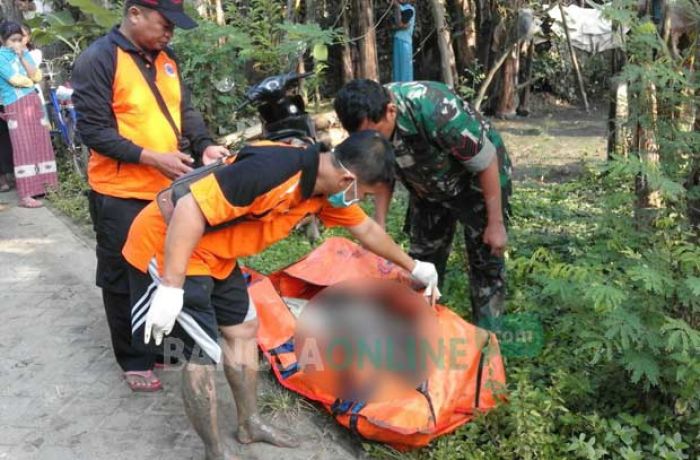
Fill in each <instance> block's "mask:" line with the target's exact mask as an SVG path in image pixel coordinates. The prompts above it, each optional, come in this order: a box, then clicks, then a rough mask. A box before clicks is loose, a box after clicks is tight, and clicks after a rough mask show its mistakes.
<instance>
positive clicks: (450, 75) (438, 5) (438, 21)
mask: <svg viewBox="0 0 700 460" xmlns="http://www.w3.org/2000/svg"><path fill="white" fill-rule="evenodd" d="M430 5H431V6H432V9H433V20H434V22H435V27H436V28H437V39H438V48H439V49H440V69H441V72H442V81H443V82H444V83H445V84H446V85H447V86H449V87H450V88H454V86H455V81H456V74H457V68H456V64H455V52H454V50H453V49H452V40H451V39H450V27H449V26H448V25H447V18H446V13H445V0H430Z"/></svg>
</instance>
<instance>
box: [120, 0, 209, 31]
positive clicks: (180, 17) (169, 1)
mask: <svg viewBox="0 0 700 460" xmlns="http://www.w3.org/2000/svg"><path fill="white" fill-rule="evenodd" d="M129 4H130V5H140V6H144V7H146V8H148V9H151V10H154V11H157V12H159V13H160V14H162V15H163V17H165V19H167V20H168V21H170V22H172V23H173V24H175V27H179V28H180V29H194V28H195V27H197V22H195V20H194V19H192V18H191V17H189V16H187V15H186V14H185V9H184V7H183V0H129Z"/></svg>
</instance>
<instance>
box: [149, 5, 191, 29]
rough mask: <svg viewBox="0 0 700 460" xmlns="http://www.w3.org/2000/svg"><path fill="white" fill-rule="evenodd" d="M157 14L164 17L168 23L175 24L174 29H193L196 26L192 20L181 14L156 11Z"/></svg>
mask: <svg viewBox="0 0 700 460" xmlns="http://www.w3.org/2000/svg"><path fill="white" fill-rule="evenodd" d="M158 12H159V13H160V14H162V15H163V16H165V18H166V19H167V20H168V21H170V22H172V23H173V24H175V27H179V28H180V29H185V30H187V29H194V28H195V27H197V25H198V24H197V22H196V21H195V20H194V19H192V18H191V17H189V16H187V15H186V14H185V13H182V12H178V11H163V10H158Z"/></svg>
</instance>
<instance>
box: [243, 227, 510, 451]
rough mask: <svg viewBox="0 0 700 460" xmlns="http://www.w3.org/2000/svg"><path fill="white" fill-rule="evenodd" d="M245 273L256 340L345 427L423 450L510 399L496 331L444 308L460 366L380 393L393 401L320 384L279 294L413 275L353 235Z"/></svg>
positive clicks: (440, 312)
mask: <svg viewBox="0 0 700 460" xmlns="http://www.w3.org/2000/svg"><path fill="white" fill-rule="evenodd" d="M338 267H342V270H339V269H338ZM246 272H247V276H248V277H249V285H248V292H249V294H250V296H251V298H252V299H253V301H254V303H255V305H256V309H257V312H258V322H259V329H258V345H259V346H260V348H261V349H262V351H263V353H264V355H265V357H266V359H267V360H268V361H269V362H270V364H271V365H272V370H273V372H274V374H275V376H276V377H277V380H278V381H279V382H280V384H282V386H284V387H285V388H287V389H289V390H292V391H294V392H296V393H299V394H301V395H303V396H305V397H307V398H309V399H311V400H314V401H317V402H319V403H321V404H322V405H323V406H324V407H325V409H326V410H327V411H328V412H330V413H331V415H333V417H335V419H336V420H337V421H338V422H339V423H340V424H342V425H343V426H345V427H348V428H349V429H351V430H352V431H354V432H356V433H357V434H359V435H361V436H363V437H365V438H367V439H371V440H374V441H380V442H385V443H387V444H389V445H391V446H393V447H394V448H396V449H399V450H408V449H413V448H417V447H423V446H426V445H428V444H429V443H430V441H432V440H433V439H435V438H436V437H438V436H441V435H443V434H446V433H449V432H451V431H454V430H455V429H456V428H457V427H459V426H461V425H463V424H465V423H467V422H469V421H470V420H471V419H472V418H474V416H475V415H476V414H477V413H479V412H487V411H489V410H491V409H493V408H494V407H495V406H496V405H497V404H498V403H499V401H503V400H504V398H505V396H504V390H505V371H504V366H503V359H502V357H501V354H500V350H499V347H498V339H497V338H496V336H495V334H493V333H491V332H488V331H486V330H483V329H480V328H478V327H476V326H474V325H473V324H470V323H468V322H466V321H465V320H463V319H462V318H461V317H460V316H458V315H457V314H455V313H454V312H452V311H451V310H450V309H448V308H446V307H443V306H437V324H438V327H437V339H438V340H440V341H441V342H442V343H444V344H450V343H460V348H459V351H458V356H459V358H458V359H459V365H458V366H450V365H443V366H436V367H434V368H433V369H431V370H430V373H429V374H428V378H427V379H426V380H425V381H424V382H423V384H421V385H420V387H419V388H416V389H412V388H411V389H408V388H406V387H405V386H398V385H397V386H396V389H395V391H389V392H388V393H383V394H390V395H391V398H386V399H378V400H374V401H350V400H342V399H341V398H340V397H339V395H337V394H332V391H331V390H329V388H333V385H332V384H330V385H329V384H328V382H325V381H320V378H319V375H318V374H317V373H306V372H305V370H304V369H303V368H302V366H301V365H300V364H299V362H298V359H297V356H299V350H295V339H294V337H295V332H296V324H297V320H296V317H295V316H294V315H293V314H292V313H291V312H290V310H289V307H287V305H286V304H285V302H284V301H283V299H282V297H292V298H301V299H311V298H312V297H314V296H315V295H316V294H317V293H318V292H320V291H321V290H323V289H324V288H325V287H327V286H332V285H334V284H337V283H340V282H343V281H348V280H353V279H355V280H356V279H366V278H379V279H389V280H397V281H400V282H407V280H408V274H407V273H406V272H405V271H404V270H402V269H401V268H399V267H397V266H396V265H393V264H391V263H390V262H387V261H386V260H384V259H381V258H379V257H378V256H376V255H374V254H372V253H370V252H368V251H367V250H365V249H362V248H360V247H359V246H358V245H356V244H355V243H352V242H351V241H349V240H346V239H343V238H330V239H328V240H326V242H325V243H324V244H323V245H321V246H320V247H318V248H317V249H316V250H314V251H313V252H311V253H310V254H308V255H307V256H306V257H305V258H303V259H302V260H300V261H298V262H297V263H295V264H293V265H291V266H289V267H287V268H284V269H282V270H280V271H279V272H276V273H273V274H271V275H270V276H269V277H267V276H264V275H262V274H260V273H257V272H255V271H252V270H248V269H246ZM445 352H446V353H448V354H449V353H451V352H452V351H451V350H445ZM448 359H449V357H448ZM329 378H330V377H329ZM389 383H390V384H391V382H389ZM389 390H391V389H389Z"/></svg>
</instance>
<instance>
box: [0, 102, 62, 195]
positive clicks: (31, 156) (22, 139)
mask: <svg viewBox="0 0 700 460" xmlns="http://www.w3.org/2000/svg"><path fill="white" fill-rule="evenodd" d="M2 118H3V119H4V120H5V121H7V128H8V129H9V131H10V139H11V141H12V158H13V160H14V166H15V169H14V173H15V179H16V181H17V194H18V195H19V197H20V198H26V197H32V196H37V195H43V194H44V193H46V191H47V188H48V187H54V186H56V185H58V175H57V173H56V157H55V155H54V152H53V147H51V135H50V134H49V128H48V121H47V120H46V118H45V116H44V110H43V107H42V106H41V100H40V99H39V96H38V95H37V94H36V93H31V94H28V95H26V96H23V97H21V98H20V99H19V100H17V101H15V102H14V103H12V104H10V105H7V106H5V113H4V114H3V115H2Z"/></svg>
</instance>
